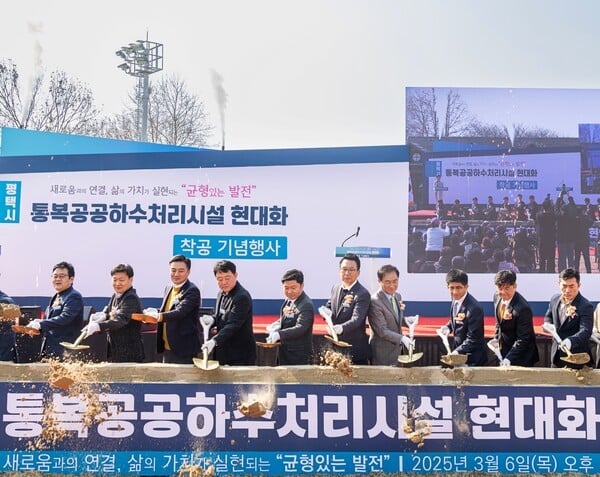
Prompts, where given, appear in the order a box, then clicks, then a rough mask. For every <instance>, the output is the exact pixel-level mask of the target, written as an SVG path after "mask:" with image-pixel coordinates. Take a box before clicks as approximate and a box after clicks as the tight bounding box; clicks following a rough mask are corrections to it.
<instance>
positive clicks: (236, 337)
mask: <svg viewBox="0 0 600 477" xmlns="http://www.w3.org/2000/svg"><path fill="white" fill-rule="evenodd" d="M213 273H214V275H215V278H216V279H217V286H218V287H219V293H218V294H217V307H216V313H215V325H216V334H215V335H214V336H213V337H212V338H211V339H210V340H208V341H207V342H206V343H204V345H203V346H202V348H203V349H207V350H208V353H209V354H210V353H211V352H213V350H214V352H215V357H216V359H217V360H218V361H219V363H220V364H228V365H232V366H236V365H254V364H256V340H255V339H254V333H253V331H252V297H251V296H250V293H248V291H247V290H246V289H245V288H244V287H243V286H242V285H241V283H240V282H238V279H237V278H238V274H237V269H236V266H235V264H234V263H233V262H230V261H229V260H221V261H219V262H217V263H216V264H215V266H214V268H213Z"/></svg>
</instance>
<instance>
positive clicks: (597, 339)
mask: <svg viewBox="0 0 600 477" xmlns="http://www.w3.org/2000/svg"><path fill="white" fill-rule="evenodd" d="M590 339H591V340H592V341H593V342H594V343H596V344H600V333H592V336H591V338H590Z"/></svg>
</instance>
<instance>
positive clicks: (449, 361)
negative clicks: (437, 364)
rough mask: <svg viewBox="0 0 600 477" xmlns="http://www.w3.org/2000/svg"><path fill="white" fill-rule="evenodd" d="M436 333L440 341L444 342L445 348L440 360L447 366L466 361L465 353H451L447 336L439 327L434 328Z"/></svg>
mask: <svg viewBox="0 0 600 477" xmlns="http://www.w3.org/2000/svg"><path fill="white" fill-rule="evenodd" d="M435 332H436V333H437V335H438V336H439V337H440V338H441V339H442V343H444V347H445V348H446V352H447V353H448V354H445V355H443V356H442V357H441V359H440V361H441V362H442V363H444V364H445V365H447V366H461V365H463V364H465V363H466V362H467V355H466V354H451V353H452V350H451V349H450V343H449V342H448V337H447V336H446V335H445V334H444V333H442V331H441V330H440V329H437V330H435Z"/></svg>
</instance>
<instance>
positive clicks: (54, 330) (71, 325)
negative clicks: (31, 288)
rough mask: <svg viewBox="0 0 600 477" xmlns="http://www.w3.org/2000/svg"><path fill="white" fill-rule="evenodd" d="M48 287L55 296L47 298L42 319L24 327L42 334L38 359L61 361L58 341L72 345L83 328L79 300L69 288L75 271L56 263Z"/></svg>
mask: <svg viewBox="0 0 600 477" xmlns="http://www.w3.org/2000/svg"><path fill="white" fill-rule="evenodd" d="M51 278H52V286H53V287H54V290H55V291H56V294H55V295H54V296H53V297H52V298H51V299H50V304H49V305H48V307H47V308H46V313H45V316H44V319H43V320H39V319H35V320H32V321H30V322H29V324H28V325H27V326H29V327H30V328H33V329H36V330H39V331H40V332H41V333H42V335H43V340H42V349H41V353H42V357H44V358H59V359H60V358H62V357H63V354H64V350H65V349H64V348H63V347H62V346H61V345H60V343H61V342H63V341H66V342H67V343H73V342H74V341H75V340H76V339H77V337H78V336H79V335H80V333H81V328H83V297H82V296H81V293H79V292H78V291H77V290H75V289H74V288H73V281H74V280H75V268H74V267H73V265H71V264H70V263H68V262H60V263H57V264H56V265H54V267H53V268H52V276H51Z"/></svg>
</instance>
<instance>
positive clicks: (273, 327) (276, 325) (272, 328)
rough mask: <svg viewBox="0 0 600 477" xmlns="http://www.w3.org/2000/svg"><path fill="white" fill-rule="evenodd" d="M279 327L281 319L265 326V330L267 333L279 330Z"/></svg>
mask: <svg viewBox="0 0 600 477" xmlns="http://www.w3.org/2000/svg"><path fill="white" fill-rule="evenodd" d="M280 329H281V321H279V320H277V321H274V322H273V323H271V324H270V325H268V326H267V331H268V332H269V333H273V332H274V331H279V330H280Z"/></svg>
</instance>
